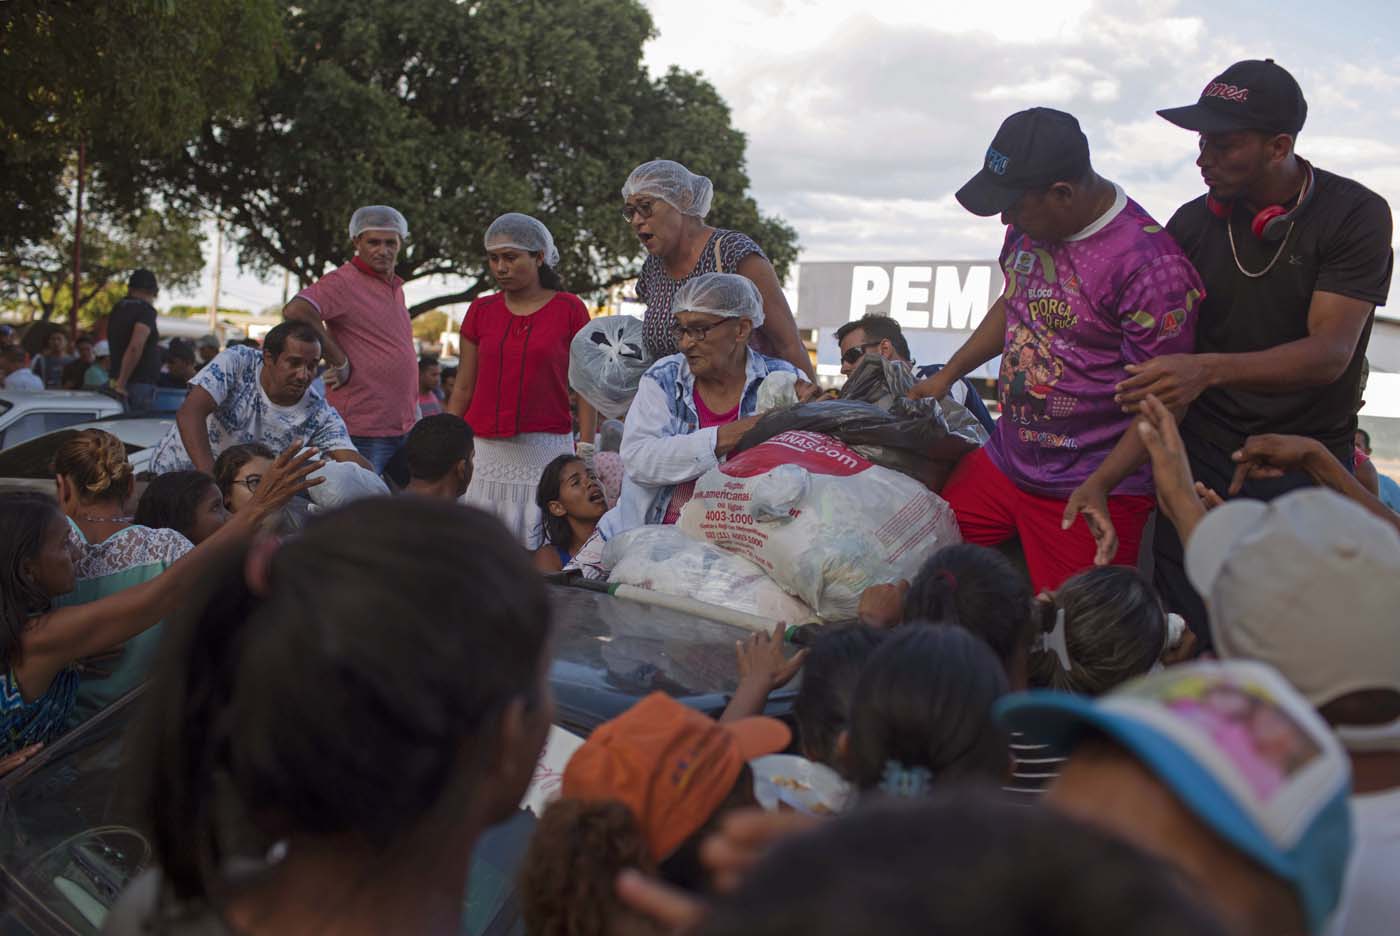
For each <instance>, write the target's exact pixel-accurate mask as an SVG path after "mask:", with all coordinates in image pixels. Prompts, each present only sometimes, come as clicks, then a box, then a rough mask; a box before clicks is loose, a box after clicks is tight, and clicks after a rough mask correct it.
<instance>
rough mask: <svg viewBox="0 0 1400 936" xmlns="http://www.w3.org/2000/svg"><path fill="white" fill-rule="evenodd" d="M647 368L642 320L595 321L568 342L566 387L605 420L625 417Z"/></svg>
mask: <svg viewBox="0 0 1400 936" xmlns="http://www.w3.org/2000/svg"><path fill="white" fill-rule="evenodd" d="M651 364H652V361H651V356H650V355H649V354H647V349H646V344H645V343H644V342H643V341H642V320H641V319H638V318H633V317H632V316H630V315H606V316H603V317H602V318H596V319H594V320H593V321H591V322H589V323H588V324H587V325H585V326H583V327H582V328H580V329H579V330H578V334H576V335H574V338H573V341H571V342H569V386H571V387H573V388H574V390H576V391H577V392H578V393H579V395H580V396H582V397H583V398H584V399H585V400H587V401H588V402H589V403H592V404H593V408H594V409H596V410H597V411H598V412H600V413H602V414H603V416H604V417H605V418H607V419H621V418H622V417H623V416H624V415H626V413H627V407H629V406H631V405H632V398H633V397H634V396H636V395H637V385H638V384H639V383H641V380H642V374H644V373H645V372H646V369H647V368H648V367H650V366H651Z"/></svg>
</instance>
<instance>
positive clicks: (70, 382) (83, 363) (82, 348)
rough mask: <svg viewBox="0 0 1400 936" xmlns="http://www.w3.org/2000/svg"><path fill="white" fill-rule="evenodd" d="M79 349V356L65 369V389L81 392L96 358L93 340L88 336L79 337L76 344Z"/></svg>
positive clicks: (63, 381) (63, 382) (75, 346)
mask: <svg viewBox="0 0 1400 936" xmlns="http://www.w3.org/2000/svg"><path fill="white" fill-rule="evenodd" d="M74 348H76V349H77V352H78V353H77V356H76V357H74V358H73V359H72V360H70V361H69V362H68V365H67V366H66V367H64V368H63V380H62V384H63V389H64V390H81V389H82V388H83V378H84V377H85V376H86V375H87V370H88V368H89V367H91V366H92V364H93V361H94V360H96V357H95V356H94V354H93V351H92V339H91V338H89V337H88V336H87V335H79V336H78V340H77V342H76V343H75V344H74Z"/></svg>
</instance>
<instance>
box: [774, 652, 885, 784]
mask: <svg viewBox="0 0 1400 936" xmlns="http://www.w3.org/2000/svg"><path fill="white" fill-rule="evenodd" d="M884 636H885V633H884V632H883V631H878V630H875V629H873V628H869V627H842V628H839V629H836V630H831V631H827V632H825V633H823V634H822V635H821V636H820V637H818V638H817V639H816V641H815V642H814V643H813V644H812V646H811V649H810V650H809V652H808V654H807V662H806V663H804V664H803V665H802V686H801V688H799V689H798V690H797V699H796V701H794V702H793V705H792V715H793V718H794V719H795V720H796V722H797V735H798V740H799V741H800V742H801V744H802V754H803V756H804V757H806V758H807V759H808V760H813V761H817V762H818V763H822V764H826V765H827V766H829V767H838V768H839V758H838V757H837V753H836V748H837V740H838V739H839V738H840V737H841V733H842V732H843V731H845V730H846V728H847V727H848V725H849V722H850V717H851V696H853V695H854V694H855V691H856V683H857V682H858V681H859V679H860V674H861V671H862V670H864V669H865V664H866V661H867V660H869V659H870V655H871V654H872V653H874V652H875V648H876V647H878V646H879V645H880V641H881V640H882V639H883V638H884Z"/></svg>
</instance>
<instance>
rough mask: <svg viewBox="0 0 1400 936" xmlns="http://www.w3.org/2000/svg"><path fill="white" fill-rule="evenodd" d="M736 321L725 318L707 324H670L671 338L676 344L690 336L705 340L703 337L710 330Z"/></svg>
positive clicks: (698, 340) (696, 339)
mask: <svg viewBox="0 0 1400 936" xmlns="http://www.w3.org/2000/svg"><path fill="white" fill-rule="evenodd" d="M737 321H739V320H738V319H737V318H727V319H721V320H720V321H718V322H711V323H710V324H708V325H690V326H687V325H681V324H676V325H672V326H671V339H672V340H673V341H675V343H676V344H680V343H681V340H682V339H684V338H691V339H693V340H695V341H696V342H701V341H704V340H705V337H706V336H707V335H709V333H710V331H711V330H713V329H716V328H719V327H720V326H721V325H728V324H730V323H731V322H737Z"/></svg>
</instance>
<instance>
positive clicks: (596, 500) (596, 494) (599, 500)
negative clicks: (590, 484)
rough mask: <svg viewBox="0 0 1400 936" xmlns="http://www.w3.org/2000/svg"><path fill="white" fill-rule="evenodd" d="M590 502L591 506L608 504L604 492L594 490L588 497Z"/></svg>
mask: <svg viewBox="0 0 1400 936" xmlns="http://www.w3.org/2000/svg"><path fill="white" fill-rule="evenodd" d="M588 502H589V503H590V504H605V503H607V499H606V498H604V497H603V492H602V491H600V490H598V489H597V488H594V489H593V491H591V492H590V493H589V495H588Z"/></svg>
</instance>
